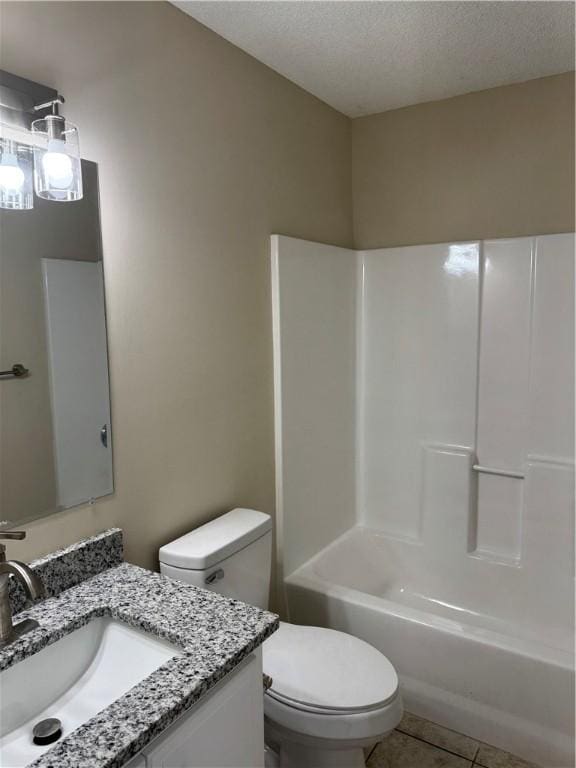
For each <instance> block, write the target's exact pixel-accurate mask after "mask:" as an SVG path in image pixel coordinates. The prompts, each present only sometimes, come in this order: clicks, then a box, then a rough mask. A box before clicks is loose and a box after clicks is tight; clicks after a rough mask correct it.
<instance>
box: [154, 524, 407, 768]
mask: <svg viewBox="0 0 576 768" xmlns="http://www.w3.org/2000/svg"><path fill="white" fill-rule="evenodd" d="M271 557H272V521H271V519H270V517H269V515H266V514H264V513H262V512H257V511H255V510H250V509H233V510H232V511H231V512H228V513H227V514H225V515H222V516H221V517H219V518H217V519H216V520H213V521H212V522H210V523H207V524H206V525H203V526H200V527H199V528H196V529H195V530H194V531H192V532H191V533H188V534H186V535H185V536H182V537H180V538H179V539H176V540H175V541H173V542H171V543H170V544H166V545H165V546H163V547H162V548H161V549H160V553H159V558H160V570H161V572H162V573H163V574H165V575H167V576H170V577H172V578H176V579H179V580H181V581H185V582H187V583H189V584H194V585H196V586H199V587H204V588H205V589H211V590H213V591H216V592H219V593H220V594H223V595H226V596H227V597H232V598H234V599H238V600H242V601H244V602H247V603H251V604H252V605H257V606H258V607H260V608H267V603H268V589H269V586H270V566H271ZM262 661H263V668H264V673H265V674H266V675H268V676H269V677H270V678H271V679H272V683H271V685H270V687H269V688H268V690H267V691H266V694H265V698H264V717H265V723H264V726H265V739H266V744H267V746H268V747H269V748H270V749H272V750H273V751H274V752H275V753H276V755H277V760H278V765H279V766H280V768H328V767H330V768H363V766H364V764H365V763H364V749H365V748H367V747H371V746H373V745H374V744H376V743H377V742H378V741H380V740H381V739H382V738H383V737H384V736H385V735H386V734H388V733H389V732H390V731H392V730H393V729H394V728H395V727H396V726H397V725H398V723H399V722H400V719H401V717H402V701H401V696H400V692H399V688H398V677H397V675H396V671H395V670H394V667H393V666H392V664H391V663H390V662H389V661H388V659H387V658H386V657H385V656H384V655H383V654H382V653H380V651H378V650H377V649H376V648H373V647H372V646H371V645H369V644H368V643H366V642H364V641H363V640H360V639H359V638H357V637H354V636H353V635H349V634H347V633H345V632H337V631H336V630H333V629H325V628H321V627H308V626H297V625H294V624H289V623H285V622H281V623H280V629H279V630H278V631H277V632H276V633H275V634H274V635H272V637H270V638H268V640H266V641H265V642H264V644H263V646H262Z"/></svg>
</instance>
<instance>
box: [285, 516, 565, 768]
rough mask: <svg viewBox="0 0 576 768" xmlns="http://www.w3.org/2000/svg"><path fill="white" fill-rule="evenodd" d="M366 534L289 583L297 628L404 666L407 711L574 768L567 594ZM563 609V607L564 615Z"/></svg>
mask: <svg viewBox="0 0 576 768" xmlns="http://www.w3.org/2000/svg"><path fill="white" fill-rule="evenodd" d="M433 557H434V556H433V555H430V553H428V552H426V549H425V548H424V547H422V546H421V545H420V544H419V543H418V542H416V541H404V540H401V539H393V538H391V537H387V536H384V535H382V534H381V533H379V532H377V531H373V530H370V529H367V528H363V527H355V528H352V529H351V530H349V531H348V532H346V533H345V534H344V535H343V536H341V537H340V538H339V539H337V540H336V541H334V542H333V543H332V544H330V545H329V546H328V547H327V548H326V549H324V550H322V551H321V552H320V553H319V554H317V555H316V556H315V557H313V558H312V559H311V560H309V561H308V562H307V563H305V564H304V565H302V566H301V567H299V568H298V569H297V570H296V571H294V572H293V573H292V574H290V575H289V576H288V577H287V578H285V588H286V599H287V605H288V611H289V616H290V620H291V621H292V622H295V623H300V624H316V625H322V626H326V627H332V628H334V629H339V630H342V631H344V632H350V633H352V634H354V635H356V636H358V637H360V638H362V639H364V640H366V641H367V642H369V643H371V644H372V645H374V646H376V647H377V648H379V649H380V650H381V651H382V653H384V654H385V655H386V656H387V657H388V658H389V659H390V661H391V662H392V663H393V664H394V666H395V667H396V669H397V671H398V673H399V676H400V681H401V685H402V690H403V696H404V703H405V706H406V709H407V710H409V711H411V712H413V713H414V714H416V715H419V716H421V717H424V718H427V719H429V720H432V721H434V722H436V723H439V724H441V725H444V726H446V727H448V728H452V729H454V730H456V731H460V732H461V733H465V734H467V735H469V736H471V737H474V738H477V739H479V740H482V741H486V742H488V743H490V744H493V745H494V746H497V747H500V748H502V749H506V750H508V751H510V752H512V753H514V754H516V755H519V756H521V757H524V758H525V759H527V760H530V761H532V762H535V763H537V764H539V765H541V766H550V767H551V766H555V767H556V768H560V766H561V767H562V768H565V767H567V766H573V765H574V655H573V649H574V637H573V626H574V621H573V616H572V615H566V614H567V613H568V612H567V611H566V606H567V605H573V600H572V598H571V596H570V594H569V593H566V594H558V593H557V586H556V585H554V584H550V583H548V584H543V583H542V579H540V580H539V582H538V583H537V582H534V584H533V585H531V588H530V589H528V590H527V589H526V573H523V574H522V573H521V571H522V569H521V568H519V567H514V566H511V565H510V564H504V563H503V564H498V563H494V562H493V561H490V562H486V560H485V559H484V558H482V557H480V556H474V554H473V553H472V554H470V553H463V555H462V558H461V559H460V560H457V561H453V562H445V561H442V562H438V561H437V562H434V561H433ZM562 607H563V609H562Z"/></svg>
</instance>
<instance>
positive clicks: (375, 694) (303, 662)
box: [263, 622, 398, 739]
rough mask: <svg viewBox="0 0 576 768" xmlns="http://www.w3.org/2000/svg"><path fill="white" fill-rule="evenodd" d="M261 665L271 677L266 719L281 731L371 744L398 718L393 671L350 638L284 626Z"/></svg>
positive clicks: (265, 650)
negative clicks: (283, 729)
mask: <svg viewBox="0 0 576 768" xmlns="http://www.w3.org/2000/svg"><path fill="white" fill-rule="evenodd" d="M263 664H264V672H265V674H267V675H269V676H270V677H271V678H272V685H271V687H270V688H269V689H268V691H267V693H266V697H265V704H264V709H265V714H266V716H267V718H268V719H269V720H271V721H273V722H275V723H276V724H277V725H279V726H284V727H285V728H289V729H290V730H293V731H297V732H300V733H302V734H306V733H309V734H310V735H316V736H318V737H321V738H325V739H338V738H346V739H349V738H350V737H351V736H352V733H353V734H354V737H355V738H360V739H364V738H367V739H369V738H372V737H374V735H378V734H380V733H384V732H386V730H387V729H388V725H389V723H390V722H391V721H392V720H393V719H394V717H395V716H396V710H397V699H398V676H397V675H396V671H395V670H394V667H393V666H392V664H390V662H389V661H388V659H387V658H386V657H385V656H384V655H383V654H381V653H380V651H378V650H376V648H373V647H372V646H371V645H369V644H368V643H365V642H364V641H363V640H360V639H359V638H357V637H354V636H352V635H348V634H346V633H344V632H337V631H336V630H333V629H324V628H320V627H303V626H297V625H294V624H286V623H283V622H281V623H280V629H279V630H278V631H277V632H276V633H275V634H274V635H272V637H270V638H269V639H268V640H266V641H265V643H264V645H263ZM392 727H394V725H393V726H392Z"/></svg>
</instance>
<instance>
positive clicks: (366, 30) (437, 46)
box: [174, 0, 574, 117]
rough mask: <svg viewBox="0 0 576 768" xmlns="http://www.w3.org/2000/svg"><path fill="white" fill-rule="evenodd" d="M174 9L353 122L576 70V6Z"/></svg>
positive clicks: (278, 3)
mask: <svg viewBox="0 0 576 768" xmlns="http://www.w3.org/2000/svg"><path fill="white" fill-rule="evenodd" d="M174 5H177V6H178V7H179V8H181V9H182V10H183V11H185V12H186V13H188V14H190V15H191V16H193V17H194V18H195V19H197V20H198V21H200V22H201V23H202V24H204V25H205V26H207V27H209V28H210V29H212V30H214V31H215V32H217V33H218V34H219V35H221V36H222V37H224V38H226V39H227V40H229V41H230V42H232V43H234V45H237V46H238V47H239V48H242V49H243V50H244V51H247V52H248V53H250V54H251V55H252V56H254V57H255V58H257V59H259V60H260V61H262V62H264V64H267V65H268V66H269V67H271V68H272V69H274V70H276V71H277V72H280V73H281V74H282V75H284V76H285V77H287V78H288V79H289V80H292V81H293V82H295V83H297V84H298V85H300V86H302V88H304V89H306V90H307V91H309V92H310V93H313V94H314V95H315V96H318V98H320V99H322V101H325V102H327V103H328V104H331V105H332V106H333V107H335V108H336V109H338V110H340V111H341V112H343V113H344V114H346V115H349V116H351V117H357V116H359V115H368V114H373V113H375V112H383V111H385V110H387V109H395V108H397V107H403V106H406V105H408V104H417V103H420V102H423V101H434V100H436V99H443V98H447V97H449V96H456V95H458V94H462V93H468V92H470V91H478V90H482V89H484V88H492V87H494V86H497V85H506V84H509V83H514V82H521V81H523V80H531V79H532V78H536V77H544V76H545V75H552V74H556V73H559V72H566V71H568V70H570V69H573V68H574V4H573V3H572V2H522V1H521V0H514V1H513V2H474V1H473V0H470V1H469V2H435V0H429V1H427V2H414V1H409V2H382V1H380V0H372V1H371V2H364V1H363V0H351V1H346V0H340V1H336V2H324V0H314V1H312V2H299V1H294V2H284V0H268V1H264V2H262V1H257V0H241V1H238V0H233V1H229V0H211V1H210V2H200V1H199V2H196V1H195V0H192V1H191V2H174Z"/></svg>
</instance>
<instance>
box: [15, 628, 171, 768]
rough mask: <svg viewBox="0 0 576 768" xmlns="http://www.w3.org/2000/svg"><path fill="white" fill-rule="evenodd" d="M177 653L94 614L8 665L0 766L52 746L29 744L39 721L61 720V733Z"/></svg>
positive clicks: (28, 758)
mask: <svg viewBox="0 0 576 768" xmlns="http://www.w3.org/2000/svg"><path fill="white" fill-rule="evenodd" d="M179 655H181V651H180V650H179V649H178V648H176V647H175V646H173V645H170V643H168V642H165V641H164V640H160V639H158V638H156V637H153V636H151V635H147V634H145V633H143V632H140V631H138V630H136V629H132V628H131V627H129V626H127V625H126V624H122V623H121V622H119V621H114V620H112V619H110V618H98V619H94V620H92V621H91V622H89V623H88V624H86V625H85V626H84V627H82V628H81V629H78V630H76V631H75V632H72V633H71V634H69V635H66V636H65V637H63V638H62V639H61V640H58V641H57V642H56V643H53V644H52V645H49V646H48V647H47V648H44V649H43V650H41V651H39V652H38V653H36V654H35V655H34V656H30V657H28V658H27V659H24V660H23V661H21V662H19V663H18V664H16V665H14V666H13V667H10V668H9V669H7V670H6V671H4V672H2V673H1V674H0V766H2V768H19V766H25V765H28V763H30V762H32V761H33V760H35V759H36V758H37V757H39V756H40V755H41V754H42V753H43V752H46V750H48V749H50V747H51V746H53V745H52V744H50V745H48V746H37V745H35V744H34V743H33V741H32V729H33V727H34V726H35V725H36V723H38V722H39V721H40V720H44V719H45V718H49V717H56V718H58V719H59V720H61V721H62V737H61V738H65V737H66V736H67V735H69V734H70V733H71V731H73V730H74V729H75V728H77V727H78V726H79V725H82V723H85V722H86V721H87V720H89V719H90V718H91V717H94V715H96V714H98V712H101V711H102V710H103V709H105V708H106V707H107V706H109V705H110V704H112V702H114V701H115V700H116V699H118V698H119V697H120V696H122V695H123V694H125V693H126V692H127V691H129V690H130V688H132V687H133V686H135V685H136V684H137V683H139V682H140V681H141V680H143V679H144V678H145V677H147V676H148V675H149V674H151V673H152V672H154V670H155V669H157V668H158V667H160V666H161V665H162V664H164V663H165V662H166V661H168V660H169V659H171V658H174V656H179Z"/></svg>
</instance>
